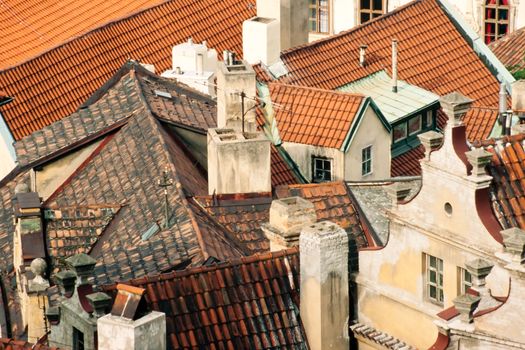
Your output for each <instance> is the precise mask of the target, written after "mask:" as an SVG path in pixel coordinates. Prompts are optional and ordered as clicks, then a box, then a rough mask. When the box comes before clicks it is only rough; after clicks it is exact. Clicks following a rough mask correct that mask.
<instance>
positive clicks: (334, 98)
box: [270, 83, 366, 149]
mask: <svg viewBox="0 0 525 350" xmlns="http://www.w3.org/2000/svg"><path fill="white" fill-rule="evenodd" d="M270 98H271V103H272V109H273V111H274V117H275V119H276V120H277V124H278V129H279V135H280V137H281V140H282V141H285V142H295V143H303V144H307V145H314V146H320V147H330V148H338V149H339V148H342V147H343V144H344V141H345V140H346V139H347V137H348V133H349V132H350V130H351V128H352V125H354V123H355V122H356V121H357V119H358V118H359V116H360V115H361V114H362V105H363V102H364V100H365V99H366V98H365V97H364V96H363V95H359V94H348V93H341V92H335V91H328V90H320V89H313V88H306V87H300V86H293V85H285V84H281V83H270Z"/></svg>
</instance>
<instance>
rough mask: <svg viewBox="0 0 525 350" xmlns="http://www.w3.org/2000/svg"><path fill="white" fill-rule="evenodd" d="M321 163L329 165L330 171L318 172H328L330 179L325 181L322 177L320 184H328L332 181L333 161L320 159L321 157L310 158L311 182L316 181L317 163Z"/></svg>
mask: <svg viewBox="0 0 525 350" xmlns="http://www.w3.org/2000/svg"><path fill="white" fill-rule="evenodd" d="M318 160H319V161H321V162H323V163H329V164H330V170H326V169H321V170H320V171H322V172H323V173H326V172H328V173H329V174H330V179H328V180H327V179H325V178H324V176H323V180H322V181H321V182H328V181H332V180H333V176H334V161H333V159H332V158H327V157H321V156H312V182H315V180H316V179H317V178H316V176H315V175H316V174H317V170H318V169H317V161H318Z"/></svg>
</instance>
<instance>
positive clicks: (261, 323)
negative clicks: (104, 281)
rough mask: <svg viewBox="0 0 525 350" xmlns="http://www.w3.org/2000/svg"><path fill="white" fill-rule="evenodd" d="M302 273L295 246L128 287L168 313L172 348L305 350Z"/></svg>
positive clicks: (110, 288)
mask: <svg viewBox="0 0 525 350" xmlns="http://www.w3.org/2000/svg"><path fill="white" fill-rule="evenodd" d="M299 271H300V270H299V252H298V249H297V248H294V249H290V250H283V251H280V252H275V253H267V254H263V255H254V256H251V257H247V258H241V259H235V260H232V261H230V262H228V263H221V264H217V265H213V266H202V267H197V268H190V269H186V270H184V271H178V272H173V273H168V274H163V275H160V276H151V277H143V278H140V279H135V280H132V281H129V282H126V283H127V284H131V285H133V286H138V287H141V288H144V289H146V294H145V298H146V301H147V303H148V305H149V307H150V308H151V309H153V310H157V311H161V312H164V313H165V314H166V333H167V334H166V336H167V344H168V347H169V348H173V349H181V348H185V349H203V348H206V349H305V348H307V341H306V336H305V334H304V330H303V328H302V325H301V320H300V318H299V286H300V280H299ZM103 290H104V291H106V292H109V293H111V294H115V291H116V289H115V285H112V286H105V287H104V288H103Z"/></svg>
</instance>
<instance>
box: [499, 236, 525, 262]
mask: <svg viewBox="0 0 525 350" xmlns="http://www.w3.org/2000/svg"><path fill="white" fill-rule="evenodd" d="M501 235H502V236H503V244H504V245H505V250H506V251H507V252H509V253H510V254H512V256H513V260H514V261H516V262H518V263H520V264H523V263H524V259H525V231H524V230H522V229H519V228H517V227H513V228H509V229H507V230H503V231H501Z"/></svg>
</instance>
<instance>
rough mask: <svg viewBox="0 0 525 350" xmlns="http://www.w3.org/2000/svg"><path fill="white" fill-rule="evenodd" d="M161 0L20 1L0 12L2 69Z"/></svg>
mask: <svg viewBox="0 0 525 350" xmlns="http://www.w3.org/2000/svg"><path fill="white" fill-rule="evenodd" d="M160 2H162V0H132V1H126V2H124V3H123V2H119V1H102V0H95V1H72V0H69V1H60V2H51V3H49V2H41V1H21V0H14V1H9V3H4V6H3V7H2V11H1V12H0V31H1V32H2V36H0V62H1V65H0V69H5V68H6V67H9V66H14V65H16V64H19V63H21V62H23V61H25V60H27V59H29V58H31V57H34V56H35V55H38V54H40V53H42V52H44V51H46V50H48V49H50V48H52V47H55V46H56V45H58V44H61V43H63V42H64V41H66V40H69V39H70V38H73V37H75V36H78V35H80V34H82V33H84V32H86V31H88V30H90V29H92V28H96V27H98V26H99V25H102V24H105V23H106V22H109V21H111V20H115V19H118V18H120V17H122V16H126V15H129V14H130V13H134V12H136V11H139V10H141V9H144V8H146V7H149V6H151V5H156V4H158V3H160Z"/></svg>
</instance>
